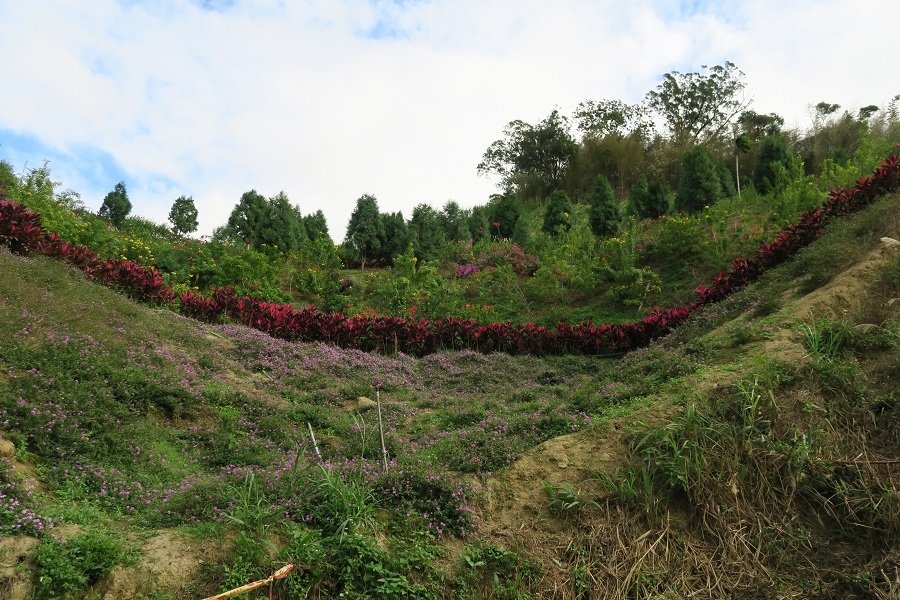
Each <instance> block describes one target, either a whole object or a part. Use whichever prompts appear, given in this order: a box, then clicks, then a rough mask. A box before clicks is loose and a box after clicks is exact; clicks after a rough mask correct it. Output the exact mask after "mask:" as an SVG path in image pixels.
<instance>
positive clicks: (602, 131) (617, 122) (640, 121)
mask: <svg viewBox="0 0 900 600" xmlns="http://www.w3.org/2000/svg"><path fill="white" fill-rule="evenodd" d="M575 121H576V123H577V124H578V130H579V131H581V133H582V134H584V135H585V136H586V137H588V136H589V137H606V136H608V135H614V134H615V135H620V136H623V137H627V136H631V135H633V136H635V137H637V138H639V139H641V140H647V139H649V138H650V134H651V133H652V131H653V122H652V121H651V120H650V117H649V115H648V110H647V107H646V106H644V105H643V104H626V103H625V102H622V101H621V100H600V101H594V100H585V101H584V102H582V103H581V104H579V105H578V106H577V107H576V108H575Z"/></svg>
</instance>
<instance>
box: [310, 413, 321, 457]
mask: <svg viewBox="0 0 900 600" xmlns="http://www.w3.org/2000/svg"><path fill="white" fill-rule="evenodd" d="M306 426H307V427H309V438H310V439H311V440H312V443H313V450H315V451H316V456H317V457H319V462H321V461H322V453H321V452H319V445H318V444H317V443H316V434H315V433H313V428H312V425H310V423H309V421H307V422H306Z"/></svg>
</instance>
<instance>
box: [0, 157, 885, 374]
mask: <svg viewBox="0 0 900 600" xmlns="http://www.w3.org/2000/svg"><path fill="white" fill-rule="evenodd" d="M898 189H900V162H898V159H897V157H896V156H895V155H891V156H890V157H888V158H887V159H885V160H884V161H883V162H882V164H881V165H880V166H879V167H878V168H877V169H876V170H875V172H874V173H873V174H872V175H871V176H869V177H865V178H861V179H859V180H858V181H857V183H856V185H855V186H854V187H852V188H843V189H837V190H832V191H831V192H830V193H829V196H828V199H827V200H826V201H825V202H824V203H823V204H822V205H821V206H820V207H819V208H816V209H815V210H812V211H807V212H804V213H803V214H802V215H801V216H800V219H799V221H798V223H797V224H796V225H791V226H789V227H786V228H784V229H783V230H781V231H780V232H779V233H778V235H777V236H776V237H775V239H774V240H772V241H771V242H769V243H765V244H762V245H761V246H760V247H759V248H758V249H757V251H756V255H755V256H753V257H751V258H738V259H736V260H735V261H734V262H733V263H732V266H731V268H730V269H729V270H727V271H723V272H722V273H719V274H718V275H716V277H715V278H714V279H713V281H712V282H711V284H710V285H709V286H705V285H702V286H700V287H699V288H698V289H697V296H698V299H697V301H696V302H693V303H691V304H688V305H687V306H681V307H674V308H654V309H653V311H652V312H651V313H650V314H648V315H646V316H645V317H644V318H643V319H641V320H640V321H637V322H634V323H621V324H614V325H613V324H599V325H598V324H594V323H593V322H591V321H587V322H584V323H581V324H577V325H568V324H565V323H560V324H559V325H558V326H557V328H556V329H551V328H547V327H544V326H540V325H535V324H533V323H526V324H522V325H515V324H512V323H490V324H478V323H476V322H474V321H471V320H466V319H453V318H448V319H434V320H428V319H419V320H412V319H409V320H408V319H402V318H399V317H372V316H347V315H344V314H341V313H323V312H319V311H317V310H316V309H315V308H312V307H309V308H305V309H300V308H296V307H294V306H293V305H291V304H279V303H273V302H265V301H262V300H260V299H258V298H252V297H238V296H237V295H236V294H235V293H234V291H233V290H231V289H228V288H226V289H217V290H214V292H213V293H212V295H211V296H202V295H199V294H196V293H194V292H191V291H187V292H184V293H182V294H181V297H180V310H181V312H182V314H184V315H186V316H189V317H193V318H195V319H199V320H201V321H206V322H209V323H219V322H221V321H222V320H223V318H224V317H225V316H228V317H229V318H231V319H233V320H235V321H238V322H240V323H243V324H244V325H247V326H250V327H253V328H255V329H258V330H260V331H263V332H265V333H268V334H270V335H272V336H276V337H279V338H284V339H287V340H297V341H305V342H311V341H321V342H327V343H330V344H335V345H338V346H342V347H346V348H357V349H360V350H365V351H379V352H404V353H406V354H411V355H416V356H423V355H426V354H430V353H433V352H436V351H439V350H442V349H465V348H468V349H472V350H476V351H479V352H496V351H501V352H508V353H510V354H532V355H537V356H540V355H548V354H556V355H559V354H588V355H602V354H616V353H621V352H627V351H629V350H634V349H636V348H640V347H642V346H645V345H647V344H648V343H650V342H651V341H652V340H653V339H655V338H658V337H660V336H663V335H665V334H667V333H668V332H669V331H671V330H672V329H673V328H674V327H676V326H677V325H679V324H680V323H682V322H683V321H684V320H685V319H687V318H688V317H689V316H690V315H691V314H692V313H693V312H694V311H695V310H697V309H699V308H701V307H702V306H705V305H706V304H710V303H712V302H718V301H719V300H722V299H723V298H725V297H727V296H728V295H729V294H731V293H732V292H734V291H735V290H737V289H739V288H741V287H743V286H745V285H747V284H748V283H749V282H751V281H753V280H754V279H756V278H757V277H759V275H760V274H762V273H763V272H764V271H766V270H767V269H769V268H771V267H773V266H775V265H777V264H780V263H782V262H784V261H785V260H787V259H788V258H790V257H791V256H793V255H794V254H795V253H796V252H797V251H798V250H799V249H800V248H802V247H804V246H806V245H808V244H809V243H810V242H812V241H813V240H815V239H816V238H818V237H819V236H820V235H821V234H822V232H823V231H824V229H825V226H826V225H827V224H828V223H829V222H830V221H831V220H832V219H834V218H836V217H839V216H841V215H846V214H849V213H853V212H856V211H858V210H860V209H862V208H864V207H866V206H868V205H869V204H871V203H872V202H874V201H875V200H876V199H877V198H878V197H880V196H882V195H884V194H887V193H890V192H893V191H896V190H898ZM0 244H4V245H6V246H8V247H9V248H10V249H11V250H12V251H13V252H17V253H28V252H34V253H39V254H45V255H48V256H55V257H59V258H62V259H64V260H66V261H67V262H69V263H70V264H72V265H74V266H76V267H78V268H80V269H81V270H83V271H84V272H85V273H86V274H87V276H88V277H89V278H91V279H96V280H98V281H101V282H103V283H105V284H107V285H111V286H114V287H117V288H120V289H122V290H123V291H124V292H125V293H127V294H128V295H130V296H131V297H132V298H134V299H136V300H140V301H143V302H149V303H152V304H168V303H170V302H172V301H173V300H174V296H175V294H174V292H173V291H172V289H171V288H169V287H168V286H167V285H166V284H165V283H164V282H163V280H162V277H161V276H160V274H159V272H158V271H157V270H156V269H148V268H145V267H142V266H140V265H137V264H135V263H132V262H130V261H127V260H99V259H98V258H97V255H96V253H94V252H92V251H91V250H90V249H88V248H85V247H82V246H73V245H71V244H68V243H66V242H62V241H60V240H59V238H58V236H56V234H54V233H47V232H45V231H44V230H43V229H42V228H41V226H40V223H39V220H38V216H37V215H36V214H35V213H33V212H31V211H28V210H26V209H25V208H24V207H22V206H21V205H19V204H17V203H15V202H13V201H11V200H6V199H0Z"/></svg>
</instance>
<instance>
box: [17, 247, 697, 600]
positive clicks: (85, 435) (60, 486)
mask: <svg viewBox="0 0 900 600" xmlns="http://www.w3.org/2000/svg"><path fill="white" fill-rule="evenodd" d="M0 296H2V298H0V329H2V336H0V339H2V340H3V343H2V344H0V436H2V437H3V438H4V439H6V440H8V441H10V442H12V443H14V444H15V447H16V451H17V455H18V456H21V457H22V458H23V459H27V460H28V461H29V462H30V463H32V464H34V465H35V467H36V470H37V472H38V474H39V477H40V480H41V481H42V483H43V486H44V488H43V489H42V490H41V491H39V492H37V493H35V494H26V493H21V492H19V491H17V490H18V489H19V488H18V487H17V486H16V484H15V482H13V481H8V480H6V479H2V480H0V487H2V490H0V493H2V494H3V495H2V498H0V536H2V535H9V534H12V533H18V532H26V533H30V534H32V535H38V536H39V537H42V538H43V537H46V538H47V539H48V540H55V539H56V538H55V537H54V533H53V532H54V530H55V529H56V528H57V527H58V526H59V525H61V524H62V525H76V526H79V527H82V528H86V529H88V530H90V531H93V530H95V529H96V528H101V529H102V528H103V527H107V528H108V527H109V526H110V524H112V523H116V526H117V527H118V526H121V524H122V523H123V522H124V523H127V524H128V525H127V527H129V528H135V529H137V530H142V529H147V528H149V529H159V528H173V527H177V528H188V530H189V531H193V532H195V533H196V532H200V533H201V534H202V535H212V536H222V535H228V534H227V533H225V532H228V531H233V530H234V529H235V527H237V529H239V530H241V531H245V529H246V528H247V527H250V525H246V524H247V523H256V522H257V521H260V522H262V521H265V522H266V523H267V525H265V527H275V525H273V524H276V523H277V529H278V533H277V534H275V533H273V534H272V535H273V536H274V537H275V538H277V539H279V540H281V546H282V551H283V552H290V551H291V550H290V544H289V543H287V542H286V541H285V540H286V539H292V538H291V536H293V535H300V534H299V533H297V532H301V531H302V532H309V535H313V536H314V537H315V539H316V540H319V541H317V542H316V544H318V545H316V546H315V547H316V548H319V549H320V550H321V552H323V553H325V555H326V558H328V557H330V558H328V560H331V561H332V562H328V560H326V561H325V563H323V564H338V563H339V562H340V560H338V558H337V557H338V556H342V555H343V554H344V553H345V552H348V550H347V549H346V544H348V543H350V542H348V541H347V536H348V535H351V534H352V535H355V536H362V537H360V538H359V539H356V538H353V539H354V540H355V541H353V543H357V542H358V543H360V544H363V545H365V544H369V543H370V542H371V541H372V538H370V537H366V536H365V535H364V533H365V532H367V531H376V530H377V531H382V532H386V533H387V534H388V535H389V536H390V537H391V539H395V540H397V543H398V544H400V545H403V544H404V543H405V542H403V540H408V539H409V538H410V536H412V537H414V538H415V539H416V540H418V541H417V542H416V544H415V547H416V548H418V549H419V550H420V551H421V552H422V553H425V554H427V553H435V552H438V550H436V548H438V547H439V546H437V545H436V544H438V543H439V542H441V541H442V540H446V539H448V538H458V539H461V540H465V541H466V543H470V542H472V541H473V540H476V539H477V537H478V533H479V514H478V505H479V501H480V500H479V496H478V494H477V493H476V491H475V490H477V489H478V488H479V485H480V483H479V482H481V481H482V480H483V479H484V478H486V477H488V476H490V475H491V474H492V473H494V472H496V471H498V470H500V469H503V468H504V467H505V466H507V465H509V464H510V463H512V462H513V461H515V460H516V459H517V458H518V457H519V456H521V455H522V454H523V453H524V452H526V451H527V450H528V449H529V448H532V447H534V446H535V445H537V444H539V443H541V442H542V441H544V440H547V439H549V438H552V437H556V436H559V435H563V434H566V433H571V432H574V431H578V430H579V429H582V428H584V427H587V426H590V423H591V419H592V418H593V417H597V416H598V415H601V414H602V412H603V410H604V407H605V406H606V405H607V404H615V403H619V402H623V401H626V400H627V399H628V397H630V396H629V394H625V395H624V396H621V397H618V398H612V397H608V396H604V395H602V394H600V393H598V392H597V390H598V389H600V388H601V387H602V386H603V385H606V381H607V379H608V378H609V377H610V375H609V372H610V371H611V370H613V369H616V370H619V369H620V368H621V362H619V363H618V365H616V364H614V363H613V362H612V361H603V360H597V359H593V358H591V359H589V358H583V357H554V358H547V359H543V358H535V357H512V356H509V355H506V354H501V353H497V354H492V355H484V354H480V353H476V352H472V351H462V352H445V353H437V354H434V355H431V356H428V357H426V358H423V359H418V358H414V357H411V356H406V355H403V354H402V353H401V354H396V355H381V354H372V353H366V352H362V351H359V350H353V349H342V348H337V347H334V346H330V345H327V344H300V343H292V342H287V341H284V340H280V339H277V338H273V337H270V336H268V335H266V334H264V333H261V332H259V331H257V330H254V329H250V328H247V327H244V326H241V325H234V324H228V325H216V326H214V325H205V324H201V323H199V322H197V321H194V320H191V319H187V318H184V317H181V316H179V315H177V314H174V313H172V312H170V311H165V310H153V309H150V308H146V307H142V306H139V305H137V304H135V303H133V302H131V301H129V300H128V299H126V298H124V297H122V296H120V295H118V294H116V293H115V292H113V291H109V290H105V289H103V288H101V287H99V286H94V285H91V284H89V283H86V282H84V281H83V280H81V279H79V278H78V277H77V275H76V274H74V273H73V272H71V271H69V270H68V269H67V268H66V267H65V266H63V265H61V264H57V263H54V262H53V261H51V260H48V259H44V258H39V257H35V258H31V259H28V260H22V259H21V258H19V257H14V256H12V255H11V254H9V253H7V252H6V251H3V252H2V253H0ZM690 368H693V367H690ZM631 392H632V393H631V395H633V396H637V395H640V394H641V393H646V390H637V389H633V390H631ZM376 393H378V394H379V397H380V399H381V402H382V421H383V426H384V431H385V446H386V450H387V463H388V465H387V471H385V470H384V468H383V466H382V460H383V457H382V451H381V446H380V441H379V432H378V425H377V423H378V416H377V410H376V409H374V408H371V407H370V406H369V405H370V404H371V402H368V401H366V400H361V398H368V399H370V400H374V399H375V398H376ZM309 427H312V429H313V431H314V432H315V435H316V437H317V442H318V447H319V451H320V453H321V455H322V457H321V460H320V459H319V457H318V456H317V455H316V452H315V450H314V448H313V445H312V444H311V442H310V438H309V434H308V431H309ZM347 498H356V499H355V500H347ZM348 507H351V508H353V507H356V509H358V510H354V511H351V512H352V514H351V515H349V516H347V515H345V516H343V517H342V516H341V515H344V512H346V511H347V510H349V509H348ZM360 507H364V508H365V507H368V508H365V510H363V508H360ZM250 509H252V510H250ZM342 510H343V511H344V512H341V511H342ZM248 511H249V512H252V513H253V514H254V515H256V516H255V517H253V518H251V517H250V516H248ZM261 515H262V516H261ZM104 524H105V525H104ZM236 524H238V525H236ZM254 527H255V526H254ZM260 527H262V526H261V525H260ZM285 528H287V529H285ZM254 531H256V530H255V529H254ZM285 531H288V533H285ZM304 535H305V534H304ZM382 535H383V534H382ZM48 543H50V542H48ZM54 543H56V542H54ZM285 544H286V545H285ZM366 548H368V550H365V548H362V549H361V548H357V549H356V550H354V552H358V553H360V552H364V551H365V552H369V551H372V552H375V551H376V550H375V549H373V548H369V547H368V546H366ZM294 552H299V551H298V550H296V549H295V550H294ZM479 552H480V550H479ZM396 556H397V554H396V552H393V553H391V554H390V555H389V556H388V555H385V557H383V560H382V562H381V563H380V564H381V566H382V567H384V568H385V569H391V572H393V573H396V574H397V576H398V577H400V578H401V580H402V581H406V582H407V583H408V584H409V585H410V586H413V587H415V586H425V587H426V588H428V586H430V585H432V584H431V583H427V582H423V581H418V579H417V576H415V575H413V574H412V573H411V570H412V571H415V569H413V568H412V567H411V566H410V564H408V561H407V562H404V563H402V564H400V563H397V562H396V560H398V559H397V558H396ZM257 558H258V557H257ZM241 560H242V559H240V557H239V556H238V558H236V559H235V561H236V562H235V563H234V564H231V565H226V567H227V568H226V567H222V568H223V570H222V571H220V572H219V574H218V577H219V579H218V583H217V584H216V585H218V586H220V587H221V586H225V585H227V584H230V583H233V582H238V581H239V580H241V579H252V576H253V575H254V574H260V573H262V571H264V570H265V569H264V568H263V567H262V566H261V562H262V563H265V561H260V560H257V559H254V561H251V562H252V564H250V562H247V561H245V563H241ZM248 560H249V559H248ZM404 560H406V559H404ZM392 561H393V562H392ZM367 564H368V563H367ZM241 565H243V566H241ZM248 565H249V566H248ZM403 565H406V566H403ZM331 568H332V567H328V569H326V571H328V572H327V573H318V574H314V573H310V574H309V577H310V578H311V579H310V580H309V581H308V583H309V584H310V585H313V584H315V585H318V586H320V587H324V588H328V587H329V586H332V587H333V589H352V586H353V585H357V584H356V583H351V582H346V581H345V582H340V581H336V580H335V577H337V575H336V574H335V573H334V572H332V571H329V569H331ZM229 569H230V570H229ZM404 569H405V571H404ZM429 569H431V570H430V571H428V572H432V571H433V568H432V567H429ZM428 577H429V578H431V577H432V575H429V576H428ZM338 579H339V578H338ZM363 579H364V578H363ZM313 580H314V581H313ZM440 585H442V586H445V585H448V584H447V583H446V581H445V582H444V583H442V584H440ZM60 589H62V588H60ZM417 589H418V588H417ZM48 597H53V596H52V595H51V596H48ZM60 597H64V595H61V596H60Z"/></svg>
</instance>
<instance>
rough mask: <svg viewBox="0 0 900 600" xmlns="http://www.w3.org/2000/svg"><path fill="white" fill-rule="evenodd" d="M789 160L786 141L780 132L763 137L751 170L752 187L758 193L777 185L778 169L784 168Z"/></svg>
mask: <svg viewBox="0 0 900 600" xmlns="http://www.w3.org/2000/svg"><path fill="white" fill-rule="evenodd" d="M790 160H791V153H790V151H789V150H788V141H787V139H786V138H785V137H784V136H783V135H781V134H780V133H773V134H770V135H767V136H766V137H765V138H763V141H762V144H761V145H760V147H759V155H758V157H757V159H756V169H754V170H753V187H755V188H756V191H758V192H759V193H760V194H768V193H770V192H773V191H775V190H776V189H777V187H778V171H779V170H782V169H786V168H787V166H788V163H789V162H790Z"/></svg>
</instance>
